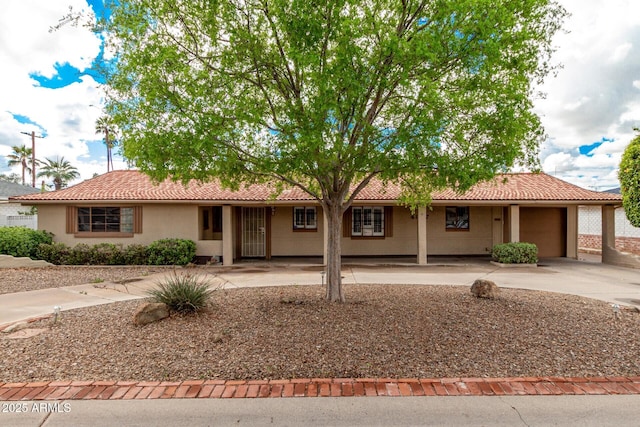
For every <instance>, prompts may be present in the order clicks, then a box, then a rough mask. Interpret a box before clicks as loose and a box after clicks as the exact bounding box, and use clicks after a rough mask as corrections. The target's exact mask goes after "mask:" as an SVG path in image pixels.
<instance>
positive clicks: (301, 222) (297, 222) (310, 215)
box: [293, 206, 318, 230]
mask: <svg viewBox="0 0 640 427" xmlns="http://www.w3.org/2000/svg"><path fill="white" fill-rule="evenodd" d="M293 229H294V230H317V229H318V217H317V210H316V208H315V207H309V206H296V207H294V208H293Z"/></svg>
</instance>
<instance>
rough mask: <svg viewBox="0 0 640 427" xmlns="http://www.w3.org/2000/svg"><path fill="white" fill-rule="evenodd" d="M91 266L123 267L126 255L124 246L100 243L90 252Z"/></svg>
mask: <svg viewBox="0 0 640 427" xmlns="http://www.w3.org/2000/svg"><path fill="white" fill-rule="evenodd" d="M89 263H90V264H91V265H123V264H124V253H123V249H122V245H115V244H113V243H98V244H96V245H93V246H92V247H91V249H90V250H89Z"/></svg>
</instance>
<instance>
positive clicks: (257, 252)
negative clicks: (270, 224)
mask: <svg viewBox="0 0 640 427" xmlns="http://www.w3.org/2000/svg"><path fill="white" fill-rule="evenodd" d="M242 256H243V257H247V258H251V257H264V256H265V219H264V208H242Z"/></svg>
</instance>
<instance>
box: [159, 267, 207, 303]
mask: <svg viewBox="0 0 640 427" xmlns="http://www.w3.org/2000/svg"><path fill="white" fill-rule="evenodd" d="M209 286H210V283H209V282H208V281H206V280H201V279H199V278H198V277H196V276H192V275H190V274H185V275H178V274H177V273H176V272H173V274H171V275H169V276H167V277H166V278H165V280H164V281H161V282H159V283H158V287H157V288H156V289H151V290H150V291H149V292H148V293H149V295H150V296H151V298H152V299H153V301H154V302H161V303H164V304H166V305H167V306H168V307H169V308H170V309H171V310H173V311H177V312H181V313H188V312H195V311H199V310H201V309H203V308H204V307H205V306H206V305H207V301H208V299H209V297H210V296H211V294H212V293H213V290H212V289H210V288H209Z"/></svg>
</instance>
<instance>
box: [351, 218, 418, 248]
mask: <svg viewBox="0 0 640 427" xmlns="http://www.w3.org/2000/svg"><path fill="white" fill-rule="evenodd" d="M385 220H386V219H385ZM417 227H418V225H417V221H416V220H415V219H412V218H411V213H410V211H409V209H407V208H404V207H401V206H394V207H393V236H391V237H389V236H385V237H384V238H351V237H343V238H342V255H345V256H368V255H371V256H382V255H416V254H417V252H418V234H417Z"/></svg>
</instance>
